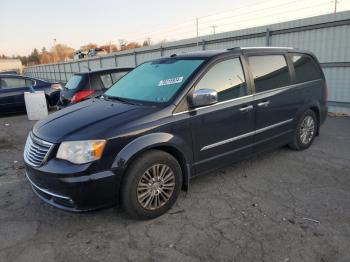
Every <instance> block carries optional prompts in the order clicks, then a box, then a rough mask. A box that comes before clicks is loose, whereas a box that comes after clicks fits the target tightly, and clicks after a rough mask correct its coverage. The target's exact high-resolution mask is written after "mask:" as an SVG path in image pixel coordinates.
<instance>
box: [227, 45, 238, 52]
mask: <svg viewBox="0 0 350 262" xmlns="http://www.w3.org/2000/svg"><path fill="white" fill-rule="evenodd" d="M237 49H238V50H239V49H241V48H240V47H239V46H236V47H231V48H227V49H226V50H227V51H233V50H237Z"/></svg>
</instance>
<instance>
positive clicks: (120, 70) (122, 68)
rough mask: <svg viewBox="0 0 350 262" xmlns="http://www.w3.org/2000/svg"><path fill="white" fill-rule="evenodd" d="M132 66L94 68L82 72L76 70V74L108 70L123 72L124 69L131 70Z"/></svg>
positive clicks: (105, 71) (107, 71)
mask: <svg viewBox="0 0 350 262" xmlns="http://www.w3.org/2000/svg"><path fill="white" fill-rule="evenodd" d="M132 69H134V68H132V67H109V68H100V69H94V70H91V71H83V72H77V73H75V74H76V75H85V74H96V73H109V72H125V71H131V70H132Z"/></svg>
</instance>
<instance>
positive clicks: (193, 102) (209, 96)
mask: <svg viewBox="0 0 350 262" xmlns="http://www.w3.org/2000/svg"><path fill="white" fill-rule="evenodd" d="M189 98H190V106H191V107H200V106H209V105H213V104H215V103H217V102H218V93H217V92H216V91H215V90H213V89H198V90H195V91H194V92H193V93H192V94H190V97H189Z"/></svg>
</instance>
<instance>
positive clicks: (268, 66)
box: [248, 55, 291, 93]
mask: <svg viewBox="0 0 350 262" xmlns="http://www.w3.org/2000/svg"><path fill="white" fill-rule="evenodd" d="M248 61H249V66H250V70H251V72H252V75H253V79H254V83H255V92H256V93H259V92H263V91H268V90H272V89H275V88H279V87H283V86H288V85H290V84H291V80H290V75H289V70H288V67H287V62H286V59H285V58H284V56H283V55H261V56H250V57H249V58H248Z"/></svg>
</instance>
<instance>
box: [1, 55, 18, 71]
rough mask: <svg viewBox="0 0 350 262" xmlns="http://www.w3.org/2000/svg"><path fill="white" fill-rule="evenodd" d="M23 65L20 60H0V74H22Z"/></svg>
mask: <svg viewBox="0 0 350 262" xmlns="http://www.w3.org/2000/svg"><path fill="white" fill-rule="evenodd" d="M22 69H23V65H22V62H21V60H19V59H10V58H5V59H0V73H1V72H3V71H16V72H17V73H22Z"/></svg>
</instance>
